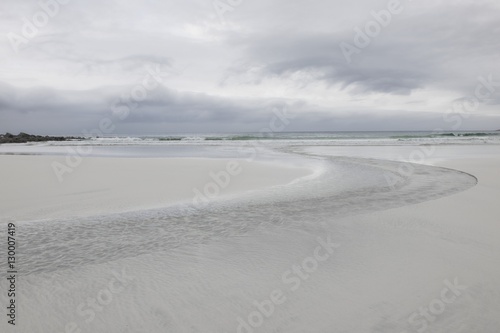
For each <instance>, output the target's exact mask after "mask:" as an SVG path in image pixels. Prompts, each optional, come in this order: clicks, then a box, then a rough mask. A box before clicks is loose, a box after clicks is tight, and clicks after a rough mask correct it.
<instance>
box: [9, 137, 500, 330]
mask: <svg viewBox="0 0 500 333" xmlns="http://www.w3.org/2000/svg"><path fill="white" fill-rule="evenodd" d="M247 148H248V147H247ZM267 148H269V147H267ZM271 148H272V147H271ZM271 148H269V151H274V153H270V152H267V153H263V154H261V155H259V156H257V157H256V158H255V159H252V160H250V159H249V158H248V156H247V155H245V156H244V157H245V158H243V157H242V156H239V157H238V156H237V155H236V154H233V153H230V154H229V155H231V154H233V155H234V156H232V157H228V156H219V157H214V156H210V157H207V156H206V154H205V153H201V154H195V153H193V154H192V155H193V156H192V157H179V156H177V155H176V154H173V156H162V157H156V158H152V157H150V156H149V155H147V156H144V155H142V156H136V157H130V156H128V157H123V156H121V157H113V156H108V157H103V156H89V157H85V158H83V160H82V163H81V164H80V165H79V166H78V167H77V168H75V169H74V171H73V172H71V173H68V174H67V175H65V178H64V180H63V181H62V182H59V181H58V178H57V176H56V175H55V174H54V171H53V169H52V167H51V165H52V163H53V162H54V161H56V162H60V163H64V161H65V157H64V156H60V155H50V154H46V153H44V154H42V155H22V156H21V155H16V154H14V155H1V156H0V170H1V174H2V178H3V180H2V188H1V191H2V192H1V194H2V198H4V200H2V204H1V206H2V209H1V212H2V213H1V214H2V225H1V227H2V228H3V229H6V225H7V222H11V223H12V222H14V223H15V224H16V228H17V230H18V239H19V258H18V260H19V263H18V265H19V267H20V272H19V283H18V289H19V294H18V297H17V301H18V313H19V317H18V320H19V322H18V326H17V327H16V328H17V329H18V330H19V331H20V332H49V331H50V332H146V331H147V332H165V331H168V332H245V333H250V332H305V331H307V332H327V331H328V332H395V333H404V332H424V331H428V332H496V329H497V327H498V326H500V322H499V321H498V318H497V314H498V311H499V310H500V297H499V296H500V286H498V281H500V269H498V265H497V262H498V258H499V256H500V245H498V239H499V237H500V225H499V223H498V221H499V219H498V216H500V207H499V206H498V205H496V203H497V201H498V197H499V194H500V180H499V179H498V177H497V176H496V172H497V170H498V167H499V166H500V154H499V152H500V151H499V150H498V145H495V144H491V145H472V144H461V145H437V146H435V147H434V149H429V147H427V146H421V145H406V146H401V145H393V146H364V145H360V146H338V145H337V146H335V145H328V146H326V145H314V146H310V145H309V146H308V145H304V144H302V145H287V146H284V145H281V144H280V145H278V148H276V149H271ZM3 149H5V146H4V147H3ZM13 149H14V148H13ZM16 149H18V150H19V148H16ZM22 149H25V148H22ZM29 149H33V148H29ZM44 149H46V147H40V150H39V151H43V150H44ZM119 149H120V148H117V151H119ZM161 149H162V151H163V150H164V148H161ZM228 149H229V148H228ZM14 150H15V149H14ZM35 150H36V148H35ZM227 151H228V150H224V152H225V153H224V154H226V153H227ZM122 152H123V150H122ZM127 152H128V150H127ZM415 152H423V153H422V154H420V153H415ZM148 154H149V153H148ZM204 154H205V156H204ZM422 156H423V157H422ZM410 157H411V158H410ZM417 157H419V158H420V157H422V158H421V159H420V160H418V161H417V160H416V159H417ZM409 159H415V160H414V161H413V162H418V163H412V164H408V163H406V162H404V160H409ZM228 165H229V166H228ZM402 166H404V167H402ZM238 167H239V168H238ZM238 170H239V171H240V172H238ZM222 171H223V172H224V173H227V175H229V176H228V177H229V178H227V177H225V176H221V172H222ZM215 174H217V175H219V178H218V179H219V182H218V181H217V180H216V179H215V178H214V177H213V176H212V175H215ZM7 175H8V176H7ZM226 179H228V182H227V186H223V185H224V184H225V180H226ZM208 183H213V184H215V185H218V186H219V187H220V189H219V190H220V191H219V192H217V191H216V190H214V189H215V187H213V188H212V189H210V187H209V192H210V190H213V192H210V193H214V195H213V198H208V197H206V201H205V200H204V199H199V198H200V197H198V199H195V198H196V193H197V192H196V189H199V191H200V192H201V193H204V188H205V186H206V184H208ZM215 193H217V194H216V195H215ZM3 238H4V237H3ZM3 241H4V240H2V242H3ZM1 245H2V248H3V247H4V245H5V244H4V243H2V244H1ZM2 274H3V273H2ZM2 277H3V276H2ZM0 285H1V286H2V289H5V287H7V281H6V280H5V279H4V278H3V279H2V282H0ZM0 301H1V303H2V304H5V302H6V301H7V300H6V297H5V295H4V294H2V295H1V296H0ZM0 327H1V328H2V331H3V330H4V329H5V330H7V329H8V328H7V323H6V322H5V321H2V322H1V323H0Z"/></svg>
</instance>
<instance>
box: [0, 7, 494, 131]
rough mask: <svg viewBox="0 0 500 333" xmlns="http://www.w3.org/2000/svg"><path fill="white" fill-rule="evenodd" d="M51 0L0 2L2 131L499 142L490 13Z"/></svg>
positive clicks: (475, 9) (460, 9)
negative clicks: (350, 133) (487, 134)
mask: <svg viewBox="0 0 500 333" xmlns="http://www.w3.org/2000/svg"><path fill="white" fill-rule="evenodd" d="M59 1H60V2H56V0H41V1H38V0H37V1H32V0H23V1H19V0H2V1H1V2H0V30H1V35H2V43H1V44H0V132H6V131H10V132H16V133H17V132H19V131H26V132H32V133H40V134H79V133H82V132H83V131H87V132H89V131H93V130H95V129H98V128H99V124H100V123H101V124H106V126H107V127H108V128H109V127H110V126H113V130H112V133H110V134H166V133H173V132H219V131H223V132H235V131H259V130H260V129H261V128H262V127H263V126H266V124H268V123H269V121H270V119H272V117H273V109H276V108H277V109H286V110H287V112H288V113H289V114H293V115H294V118H293V120H292V121H291V122H290V124H289V125H288V127H287V128H286V130H288V131H297V130H323V131H325V130H326V131H328V130H333V131H338V130H344V131H347V130H433V129H436V128H443V129H456V130H469V129H486V130H488V129H500V117H499V115H500V61H499V60H500V2H499V1H498V0H491V1H481V0H479V1H478V0H474V1H472V0H470V1H465V0H464V1H454V0H448V1H445V0H442V1H439V0H432V1H431V0H429V1H427V0H418V1H416V0H414V1H411V0H401V1H399V2H398V1H397V0H392V1H377V0H356V1H352V0H350V1H347V0H343V1H340V0H314V1H311V0H287V1H285V0H266V1H264V0H252V1H250V0H220V1H215V2H213V1H212V0H186V1H179V0H177V1H173V0H141V1H139V0H138V1H127V0H120V1H119V0H114V1H111V0H85V1H83V0H64V1H63V0H59ZM44 3H45V4H46V5H41V4H44ZM44 8H45V9H44ZM374 13H376V14H374ZM377 20H378V21H377ZM481 78H482V79H481ZM488 81H489V82H490V83H489V84H488V83H487V82H488ZM485 82H486V83H485ZM127 104H128V106H127ZM103 119H107V120H105V121H104V123H103ZM108 120H109V121H108ZM110 124H111V125H110ZM106 126H105V127H106Z"/></svg>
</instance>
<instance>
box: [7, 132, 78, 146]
mask: <svg viewBox="0 0 500 333" xmlns="http://www.w3.org/2000/svg"><path fill="white" fill-rule="evenodd" d="M82 139H84V138H80V137H74V136H48V135H46V136H42V135H33V134H27V133H23V132H21V133H19V134H18V135H15V134H11V133H5V134H0V143H26V142H44V141H69V140H82Z"/></svg>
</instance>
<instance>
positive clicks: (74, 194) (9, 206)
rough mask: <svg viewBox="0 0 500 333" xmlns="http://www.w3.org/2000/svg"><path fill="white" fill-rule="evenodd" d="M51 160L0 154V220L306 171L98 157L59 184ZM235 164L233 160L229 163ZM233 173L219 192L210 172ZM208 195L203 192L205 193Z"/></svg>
mask: <svg viewBox="0 0 500 333" xmlns="http://www.w3.org/2000/svg"><path fill="white" fill-rule="evenodd" d="M53 162H60V163H65V158H64V157H60V156H15V155H13V156H0V174H1V175H2V176H1V177H2V186H1V187H0V196H1V197H2V202H1V204H0V218H2V219H3V220H7V219H12V220H17V221H19V220H31V219H48V218H65V217H71V218H75V217H79V216H88V215H94V214H106V213H117V212H125V211H132V210H139V209H149V208H160V207H165V206H168V205H171V204H174V203H179V202H188V203H189V202H192V200H193V198H194V197H195V196H196V192H194V191H195V189H198V190H199V191H200V192H201V193H202V194H204V195H206V193H214V194H212V196H213V198H214V199H215V200H216V199H221V198H224V197H226V196H229V195H236V194H239V193H244V192H248V191H255V190H259V189H262V188H267V187H271V186H275V185H282V184H287V183H289V182H292V181H294V180H296V179H298V178H301V177H305V176H308V175H310V174H311V173H312V171H311V170H309V169H307V168H302V167H289V166H286V165H283V164H276V163H269V162H267V163H265V162H257V161H251V162H249V161H246V160H242V159H239V160H237V159H235V160H231V159H219V158H217V159H210V158H98V157H86V158H84V159H83V160H82V163H81V164H80V165H79V166H77V167H76V168H74V169H73V172H71V173H66V174H65V175H64V176H63V178H62V179H63V181H62V182H59V180H58V178H57V176H56V174H55V173H54V171H53V169H52V163H53ZM235 163H236V164H235ZM228 165H229V166H230V167H231V166H232V167H233V168H234V169H235V170H237V171H238V170H239V171H240V172H239V173H237V174H236V173H235V175H230V178H229V182H228V184H227V186H225V187H224V185H225V180H224V177H223V176H220V177H221V178H220V179H221V180H220V185H217V188H218V189H219V193H217V192H216V190H214V186H211V187H210V188H209V190H208V191H207V192H206V193H205V186H206V185H207V184H209V183H213V184H216V182H215V181H214V179H213V178H212V176H211V173H213V174H215V175H219V174H220V173H221V172H225V173H227V168H228ZM206 197H208V196H206Z"/></svg>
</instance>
